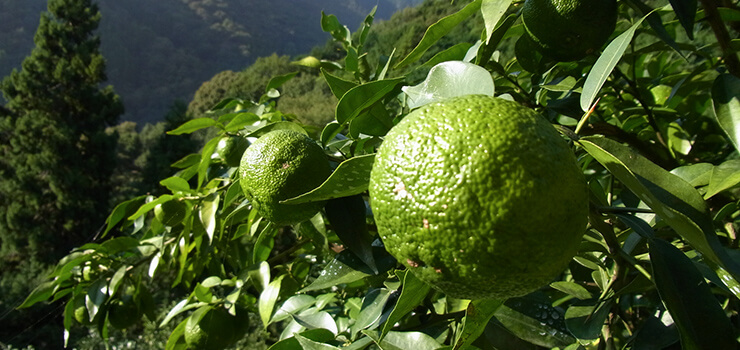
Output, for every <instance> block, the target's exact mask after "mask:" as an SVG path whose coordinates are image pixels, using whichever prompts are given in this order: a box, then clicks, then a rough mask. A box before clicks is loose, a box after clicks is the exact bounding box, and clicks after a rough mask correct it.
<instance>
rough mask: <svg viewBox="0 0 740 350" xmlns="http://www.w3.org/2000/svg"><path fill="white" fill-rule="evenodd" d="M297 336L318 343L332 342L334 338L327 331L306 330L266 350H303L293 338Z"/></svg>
mask: <svg viewBox="0 0 740 350" xmlns="http://www.w3.org/2000/svg"><path fill="white" fill-rule="evenodd" d="M298 335H299V336H301V337H303V339H310V340H313V341H316V342H319V343H326V342H329V341H331V340H334V337H335V336H334V333H332V332H331V331H329V330H327V329H321V328H317V329H308V330H305V331H303V332H300V333H296V334H295V335H294V336H292V337H289V338H286V339H283V340H281V341H279V342H277V343H275V344H273V345H272V346H270V347H269V348H268V349H267V350H303V347H302V346H301V343H300V342H299V341H298V339H297V338H296V337H295V336H298Z"/></svg>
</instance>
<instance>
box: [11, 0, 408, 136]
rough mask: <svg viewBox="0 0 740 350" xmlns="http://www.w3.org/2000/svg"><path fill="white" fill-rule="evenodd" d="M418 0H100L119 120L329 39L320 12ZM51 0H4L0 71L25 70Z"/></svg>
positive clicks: (158, 115) (158, 113)
mask: <svg viewBox="0 0 740 350" xmlns="http://www.w3.org/2000/svg"><path fill="white" fill-rule="evenodd" d="M418 2H419V0H384V1H379V2H377V1H374V0H373V1H371V0H354V1H332V0H321V1H292V0H276V1H269V2H265V1H254V0H251V1H234V0H218V1H203V0H161V1H146V0H128V1H116V0H100V1H98V5H99V7H100V10H101V13H102V15H103V18H102V20H101V23H100V28H99V30H98V31H97V33H98V35H99V36H100V37H101V39H102V44H101V50H102V52H103V55H104V56H105V58H106V59H107V62H108V70H107V74H108V81H109V83H110V84H111V85H113V86H114V87H115V89H116V91H117V92H118V94H119V95H120V96H121V98H122V99H123V101H124V103H125V105H126V113H125V114H124V115H123V117H122V119H123V120H126V121H134V122H136V123H137V124H139V126H142V125H143V124H144V123H146V122H150V123H154V122H157V121H160V120H162V118H163V116H164V115H165V114H166V112H167V109H168V108H169V106H170V104H171V103H172V101H173V100H176V99H182V100H188V99H190V98H192V94H193V92H194V91H195V90H196V89H197V88H198V86H200V84H201V83H202V82H203V81H205V80H208V79H209V78H210V77H212V76H213V75H214V74H216V73H218V72H220V71H223V70H227V69H231V70H241V69H243V68H244V67H246V66H248V65H250V64H251V63H253V62H254V61H255V60H256V59H257V58H258V57H262V56H269V55H271V54H272V53H279V54H281V55H297V54H301V53H305V52H308V51H309V50H311V48H312V47H314V46H315V45H318V44H321V43H323V42H324V41H326V40H327V39H328V36H327V34H326V33H323V32H322V31H321V28H320V27H319V26H318V23H319V20H320V17H321V11H322V10H325V11H326V12H329V13H334V14H337V15H338V16H340V17H341V18H345V21H346V22H347V23H358V24H359V23H360V21H361V20H362V18H364V16H365V15H366V14H367V12H368V11H370V9H371V8H372V7H373V6H374V5H375V4H376V3H377V4H378V13H377V16H378V18H388V17H390V15H391V14H392V13H394V12H395V11H397V10H398V9H400V8H403V7H405V6H409V5H411V4H415V3H418ZM44 10H46V0H28V1H15V0H0V76H5V75H7V74H9V73H10V71H11V70H12V69H14V68H16V69H17V68H20V63H21V61H22V60H23V58H24V57H25V56H26V55H28V53H29V52H30V50H31V49H32V48H33V46H34V43H33V35H34V32H35V29H36V27H37V26H38V23H39V13H40V12H41V11H44Z"/></svg>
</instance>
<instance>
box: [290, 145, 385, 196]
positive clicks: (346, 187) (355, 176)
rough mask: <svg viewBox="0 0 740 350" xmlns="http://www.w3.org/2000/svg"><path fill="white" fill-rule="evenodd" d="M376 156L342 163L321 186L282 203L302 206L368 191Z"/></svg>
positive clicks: (353, 158)
mask: <svg viewBox="0 0 740 350" xmlns="http://www.w3.org/2000/svg"><path fill="white" fill-rule="evenodd" d="M374 161H375V154H367V155H361V156H357V157H352V158H350V159H347V160H345V161H343V162H341V163H339V166H338V167H337V169H336V170H334V172H333V173H332V174H331V175H330V176H329V178H328V179H326V181H324V183H323V184H321V186H319V187H317V188H315V189H313V190H311V191H310V192H307V193H304V194H302V195H300V196H298V197H294V198H290V199H286V200H284V201H281V203H284V204H300V203H307V202H314V201H323V200H328V199H334V198H339V197H348V196H352V195H356V194H361V193H363V192H365V191H367V187H368V182H369V181H370V170H372V167H373V162H374Z"/></svg>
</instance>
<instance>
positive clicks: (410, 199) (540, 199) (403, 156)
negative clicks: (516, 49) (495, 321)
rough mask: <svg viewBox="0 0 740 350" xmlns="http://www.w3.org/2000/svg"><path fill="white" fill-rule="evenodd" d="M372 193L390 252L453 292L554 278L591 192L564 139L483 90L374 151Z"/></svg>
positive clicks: (574, 243) (484, 291)
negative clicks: (483, 92) (375, 153)
mask: <svg viewBox="0 0 740 350" xmlns="http://www.w3.org/2000/svg"><path fill="white" fill-rule="evenodd" d="M369 191H370V200H371V208H372V211H373V214H374V216H375V222H376V224H377V226H378V233H379V234H380V236H381V238H382V240H383V242H384V243H385V247H386V249H387V250H388V252H390V253H391V254H392V255H393V256H394V257H396V258H397V259H398V260H399V262H401V263H403V264H404V265H406V266H407V268H408V269H410V270H411V271H412V272H413V273H414V274H415V275H416V276H417V277H419V278H420V279H421V280H423V281H426V282H428V283H429V284H431V285H432V286H434V287H435V288H437V289H439V290H441V291H442V292H444V293H446V294H448V295H449V296H451V297H455V298H462V299H482V298H499V299H503V298H510V297H516V296H522V295H525V294H528V293H530V292H532V291H534V290H536V289H539V288H540V287H542V286H544V285H546V284H548V283H549V282H550V281H552V280H553V279H554V278H555V277H556V276H557V275H558V274H560V273H561V272H562V271H563V270H564V269H565V268H566V267H567V265H568V263H569V262H570V260H571V259H572V257H573V256H574V255H575V253H576V252H577V250H578V246H579V243H580V239H581V236H582V234H583V232H584V230H585V227H586V224H587V215H588V196H587V187H586V183H585V180H584V177H583V174H582V172H581V171H580V168H579V167H578V166H577V164H576V159H575V157H574V154H573V152H572V151H571V150H570V148H569V147H568V145H567V143H566V142H565V141H564V140H563V139H562V137H561V136H560V135H559V134H558V133H557V131H556V130H555V128H554V127H553V126H552V125H551V124H550V123H549V122H547V121H546V120H545V119H544V118H542V117H541V116H539V115H537V114H536V113H535V112H534V111H532V110H530V109H528V108H525V107H522V106H520V105H519V104H517V103H514V102H510V101H506V100H503V99H499V98H491V97H488V96H478V95H473V96H465V97H459V98H453V99H450V100H447V101H444V102H440V103H435V104H432V105H427V106H425V107H421V108H419V109H417V110H414V111H412V112H411V113H410V114H409V115H407V116H406V117H405V118H404V119H403V120H402V121H401V122H400V123H399V124H398V125H396V126H395V127H394V128H393V129H392V130H391V131H390V132H389V133H388V134H387V135H386V137H385V139H384V141H383V144H382V145H381V147H380V148H379V150H378V153H377V155H376V158H375V163H374V166H373V169H372V172H371V177H370V187H369Z"/></svg>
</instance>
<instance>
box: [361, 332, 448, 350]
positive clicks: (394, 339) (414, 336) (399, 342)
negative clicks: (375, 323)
mask: <svg viewBox="0 0 740 350" xmlns="http://www.w3.org/2000/svg"><path fill="white" fill-rule="evenodd" d="M362 332H363V333H364V334H365V335H367V336H368V337H370V339H372V340H373V341H374V342H375V344H377V345H378V347H379V348H380V349H383V350H409V349H425V350H426V349H428V350H437V349H442V348H444V346H442V345H441V344H440V343H438V342H437V341H436V340H434V338H432V337H430V336H429V335H426V334H424V333H422V332H395V331H392V332H389V333H388V334H387V335H386V336H385V337H383V339H382V340H381V339H380V334H379V332H377V331H367V330H366V331H362Z"/></svg>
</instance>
